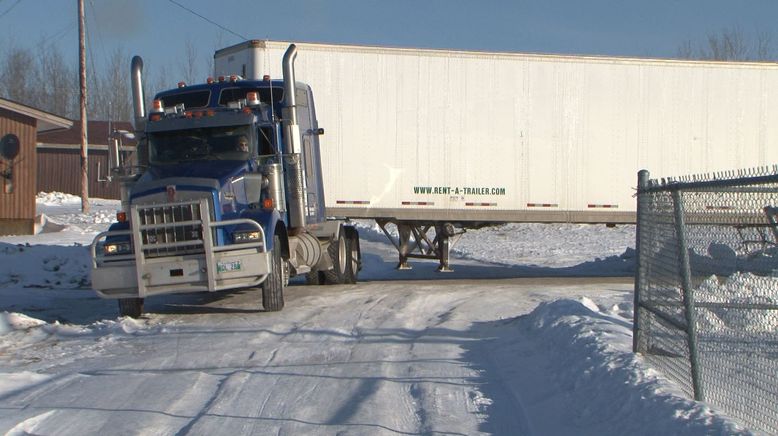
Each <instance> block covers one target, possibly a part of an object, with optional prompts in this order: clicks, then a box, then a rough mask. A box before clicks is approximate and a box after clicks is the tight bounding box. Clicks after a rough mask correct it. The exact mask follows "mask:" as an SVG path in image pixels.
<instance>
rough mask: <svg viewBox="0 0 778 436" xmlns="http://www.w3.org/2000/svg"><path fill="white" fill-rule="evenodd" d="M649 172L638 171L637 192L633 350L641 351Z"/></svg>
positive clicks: (642, 349) (635, 351)
mask: <svg viewBox="0 0 778 436" xmlns="http://www.w3.org/2000/svg"><path fill="white" fill-rule="evenodd" d="M648 179H649V173H648V171H647V170H640V171H638V192H637V215H636V217H635V295H634V298H635V299H634V302H633V305H632V308H633V310H632V313H633V315H632V352H634V353H639V352H643V351H645V349H644V348H641V344H645V343H646V342H645V340H644V338H643V330H642V326H641V325H640V302H641V291H642V290H643V288H644V287H645V284H646V266H645V265H644V261H645V260H646V259H644V258H643V256H641V255H640V240H641V239H643V235H644V232H645V229H644V227H643V226H642V225H641V221H642V220H643V214H644V213H645V212H646V204H645V203H646V201H647V200H648V197H647V195H648V194H647V193H646V192H645V189H646V188H647V187H648Z"/></svg>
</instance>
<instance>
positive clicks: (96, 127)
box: [38, 121, 137, 146]
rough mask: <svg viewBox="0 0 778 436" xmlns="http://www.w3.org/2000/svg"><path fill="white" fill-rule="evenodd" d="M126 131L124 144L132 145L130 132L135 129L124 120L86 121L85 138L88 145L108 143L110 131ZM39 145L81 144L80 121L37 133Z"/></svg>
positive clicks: (132, 139) (133, 141) (132, 138)
mask: <svg viewBox="0 0 778 436" xmlns="http://www.w3.org/2000/svg"><path fill="white" fill-rule="evenodd" d="M115 131H119V132H126V133H127V134H125V135H124V136H123V138H122V144H123V145H125V146H128V145H129V146H134V145H135V143H136V142H137V141H135V139H134V136H133V135H132V132H134V131H135V129H134V128H133V127H132V124H130V123H128V122H126V121H87V125H86V139H87V142H89V145H90V146H91V145H108V138H109V137H110V136H111V133H112V132H115ZM38 144H39V145H78V146H81V123H80V122H74V123H73V126H72V127H70V128H69V129H67V130H59V131H56V132H46V133H39V134H38Z"/></svg>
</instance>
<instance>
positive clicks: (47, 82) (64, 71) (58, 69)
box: [35, 43, 77, 118]
mask: <svg viewBox="0 0 778 436" xmlns="http://www.w3.org/2000/svg"><path fill="white" fill-rule="evenodd" d="M36 77H37V78H38V80H36V82H37V83H38V84H39V88H38V89H39V92H40V93H41V95H40V97H38V98H36V99H35V100H37V101H38V104H40V105H42V106H41V107H43V108H44V109H45V110H47V111H49V112H52V113H55V114H58V115H61V116H64V117H70V118H74V117H75V116H76V113H77V110H76V98H77V93H76V87H75V84H76V82H77V77H76V71H75V70H74V69H73V68H71V67H68V65H67V64H66V63H65V60H64V58H63V57H62V54H61V53H60V52H59V51H58V50H56V49H55V48H54V46H53V45H51V44H48V45H46V44H44V43H41V44H39V52H38V65H37V70H36Z"/></svg>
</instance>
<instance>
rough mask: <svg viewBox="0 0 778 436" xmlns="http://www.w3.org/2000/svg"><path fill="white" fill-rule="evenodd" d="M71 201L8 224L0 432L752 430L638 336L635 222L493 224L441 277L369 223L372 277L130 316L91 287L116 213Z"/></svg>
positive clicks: (169, 303)
mask: <svg viewBox="0 0 778 436" xmlns="http://www.w3.org/2000/svg"><path fill="white" fill-rule="evenodd" d="M44 200H45V198H44ZM66 200H67V199H66ZM71 200H72V199H69V200H68V201H71ZM39 202H40V199H39ZM55 203H56V202H55ZM67 204H69V203H67V202H65V203H63V204H60V203H56V204H54V205H50V209H49V211H48V212H47V213H51V211H52V210H54V211H56V210H59V209H58V208H57V206H63V205H64V206H67ZM44 206H45V204H44ZM66 211H67V210H62V211H61V212H62V213H61V214H60V215H59V219H60V223H63V224H65V226H66V227H65V229H64V230H62V231H60V232H57V233H52V234H48V235H46V234H41V235H36V236H33V237H17V238H8V237H6V238H2V239H0V265H2V266H1V267H0V434H10V435H21V434H41V435H59V434H62V435H73V434H79V435H81V434H149V435H151V434H153V435H158V434H161V435H178V434H181V435H184V434H193V435H214V434H220V435H221V434H223V435H240V434H245V435H264V434H306V435H308V434H313V435H332V434H344V435H345V434H358V435H376V434H393V435H395V434H414V435H415V434H425V435H426V434H455V435H458V434H466V435H471V434H506V435H514V434H537V435H557V434H562V435H564V434H570V435H572V434H575V435H587V434H589V435H602V434H634V435H640V434H643V435H653V434H699V435H703V434H706V435H707V434H733V433H747V432H746V431H745V430H744V429H743V428H742V427H740V426H739V425H738V424H737V423H736V422H734V421H732V420H731V419H729V418H727V417H726V416H724V415H722V414H721V413H720V412H719V411H716V410H712V409H710V408H709V407H708V406H706V405H705V404H702V403H696V402H694V401H690V400H688V399H685V398H683V396H682V395H681V394H680V392H679V391H678V389H677V388H676V387H675V386H674V385H673V384H672V383H671V382H669V381H668V380H667V379H665V378H664V377H663V376H662V375H661V374H659V373H657V372H655V371H654V370H652V369H651V368H650V367H648V366H647V365H646V364H645V363H644V362H643V360H642V359H641V358H640V357H639V356H635V355H633V354H632V353H631V343H632V337H631V318H632V283H631V279H630V278H629V270H630V268H631V262H632V261H631V258H630V256H629V255H628V250H627V255H625V256H619V253H623V252H624V251H625V248H626V247H628V246H629V243H630V241H631V240H632V238H634V236H633V234H631V232H632V230H631V229H630V228H626V229H605V228H604V227H597V228H594V227H592V226H561V227H559V226H556V227H554V226H518V225H508V226H502V227H499V228H496V229H486V230H483V231H478V232H476V233H475V236H476V237H475V238H474V239H472V240H471V241H470V242H468V241H462V245H461V246H460V247H459V248H458V249H457V251H455V256H456V259H455V261H454V266H455V268H456V269H457V270H456V272H454V273H452V274H450V275H446V276H444V278H447V279H445V280H440V276H439V275H438V274H437V273H435V272H434V271H433V270H434V267H435V265H434V264H433V263H424V262H418V263H416V264H415V269H414V270H413V271H406V272H402V273H400V272H397V271H394V270H393V266H394V262H396V257H394V256H395V255H394V254H393V253H392V252H391V250H390V246H389V245H388V244H387V243H386V242H385V241H383V240H382V239H380V238H379V237H378V236H379V235H378V233H377V231H375V229H372V228H369V227H363V228H361V229H360V232H361V234H362V236H363V249H364V250H365V269H364V270H363V274H362V278H363V279H365V280H366V281H364V282H362V283H359V284H357V285H348V286H303V285H293V286H290V287H289V288H287V293H286V300H287V304H286V308H285V309H284V310H283V311H282V312H274V313H267V312H263V311H261V310H260V294H259V292H258V291H241V292H233V293H218V294H213V295H209V294H192V295H177V296H165V297H158V298H151V299H149V300H147V305H146V308H147V311H148V312H149V314H148V315H147V316H146V317H144V318H142V319H139V320H132V319H128V318H117V317H116V303H115V302H114V301H108V300H101V299H98V298H97V297H96V296H95V295H94V293H93V292H92V291H91V290H89V289H84V288H85V286H84V283H85V280H86V279H85V277H84V274H85V271H87V269H86V268H85V265H87V264H88V256H87V255H86V248H85V247H84V246H79V245H73V242H81V243H83V241H85V240H88V239H90V235H92V234H94V232H96V231H98V230H99V229H100V228H101V226H102V227H104V226H105V224H104V223H102V224H101V221H103V218H104V217H103V216H102V215H101V213H100V212H99V211H98V212H94V213H93V214H92V215H91V218H90V217H83V216H81V215H80V214H78V213H72V214H71V215H68V214H66V213H64V212H66ZM95 217H97V218H95ZM54 218H57V217H54ZM54 218H52V219H54ZM593 235H596V236H593ZM28 242H29V243H30V246H27V245H25V244H26V243H28ZM19 244H21V245H19ZM59 244H61V245H59ZM479 244H481V245H479ZM496 250H500V251H496ZM587 250H588V251H587ZM497 253H502V256H501V257H500V258H499V259H497V258H490V256H493V255H496V254H497ZM497 262H501V263H502V265H499V266H498V265H495V264H496V263H497ZM398 274H399V276H398ZM402 274H405V275H402ZM571 275H576V276H597V277H589V278H581V277H569V276H571ZM608 275H614V276H617V277H610V278H609V277H605V276H608ZM541 276H544V277H541ZM434 277H436V278H438V280H424V279H428V278H434ZM533 277H534V278H533ZM388 279H393V280H388ZM398 279H401V280H398Z"/></svg>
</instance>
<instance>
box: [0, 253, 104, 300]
mask: <svg viewBox="0 0 778 436" xmlns="http://www.w3.org/2000/svg"><path fill="white" fill-rule="evenodd" d="M0 265H3V268H2V269H0V288H4V287H21V288H44V289H55V288H56V289H76V288H87V287H89V283H90V282H89V273H90V269H91V260H90V256H89V248H88V247H85V246H82V245H80V244H78V243H76V244H74V245H73V246H70V247H62V246H56V245H55V246H52V245H29V244H24V245H23V244H17V245H11V244H6V243H3V242H0Z"/></svg>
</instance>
